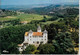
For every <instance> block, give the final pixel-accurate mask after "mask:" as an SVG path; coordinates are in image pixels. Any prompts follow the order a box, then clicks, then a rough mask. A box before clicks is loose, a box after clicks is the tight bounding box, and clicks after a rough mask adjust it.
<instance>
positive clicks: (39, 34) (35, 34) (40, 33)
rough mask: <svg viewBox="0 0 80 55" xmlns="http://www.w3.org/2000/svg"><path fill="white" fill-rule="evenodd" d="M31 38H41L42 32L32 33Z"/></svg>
mask: <svg viewBox="0 0 80 55" xmlns="http://www.w3.org/2000/svg"><path fill="white" fill-rule="evenodd" d="M33 36H42V32H33Z"/></svg>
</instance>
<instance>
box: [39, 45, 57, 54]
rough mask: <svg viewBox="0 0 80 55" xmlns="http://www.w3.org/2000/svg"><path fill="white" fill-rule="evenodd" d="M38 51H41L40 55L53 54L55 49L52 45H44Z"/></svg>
mask: <svg viewBox="0 0 80 55" xmlns="http://www.w3.org/2000/svg"><path fill="white" fill-rule="evenodd" d="M38 50H39V51H40V54H53V53H54V51H55V48H54V46H53V45H52V44H42V45H40V46H39V48H38Z"/></svg>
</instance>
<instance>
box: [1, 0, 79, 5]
mask: <svg viewBox="0 0 80 55" xmlns="http://www.w3.org/2000/svg"><path fill="white" fill-rule="evenodd" d="M78 1H79V0H1V5H30V4H46V3H50V4H59V3H64V2H76V3H78Z"/></svg>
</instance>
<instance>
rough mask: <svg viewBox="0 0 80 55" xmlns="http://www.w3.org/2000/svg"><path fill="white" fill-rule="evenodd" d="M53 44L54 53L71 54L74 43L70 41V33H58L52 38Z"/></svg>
mask: <svg viewBox="0 0 80 55" xmlns="http://www.w3.org/2000/svg"><path fill="white" fill-rule="evenodd" d="M52 42H53V46H55V48H56V49H55V53H57V54H64V53H65V54H71V53H72V54H73V53H75V51H74V45H73V43H72V39H71V34H69V33H59V34H57V35H56V36H55V37H54V39H53V41H52Z"/></svg>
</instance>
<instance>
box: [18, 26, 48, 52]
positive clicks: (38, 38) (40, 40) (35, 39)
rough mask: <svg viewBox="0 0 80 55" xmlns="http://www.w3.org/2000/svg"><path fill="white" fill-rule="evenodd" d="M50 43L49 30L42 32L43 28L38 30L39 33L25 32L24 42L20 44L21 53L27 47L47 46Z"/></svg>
mask: <svg viewBox="0 0 80 55" xmlns="http://www.w3.org/2000/svg"><path fill="white" fill-rule="evenodd" d="M47 42H48V32H47V30H44V31H43V32H42V31H41V27H40V26H39V27H38V28H37V32H33V31H32V30H30V31H29V32H25V35H24V42H23V43H22V44H19V45H18V46H19V51H23V50H25V49H26V47H27V45H29V44H31V45H35V46H39V45H40V44H45V43H47Z"/></svg>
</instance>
